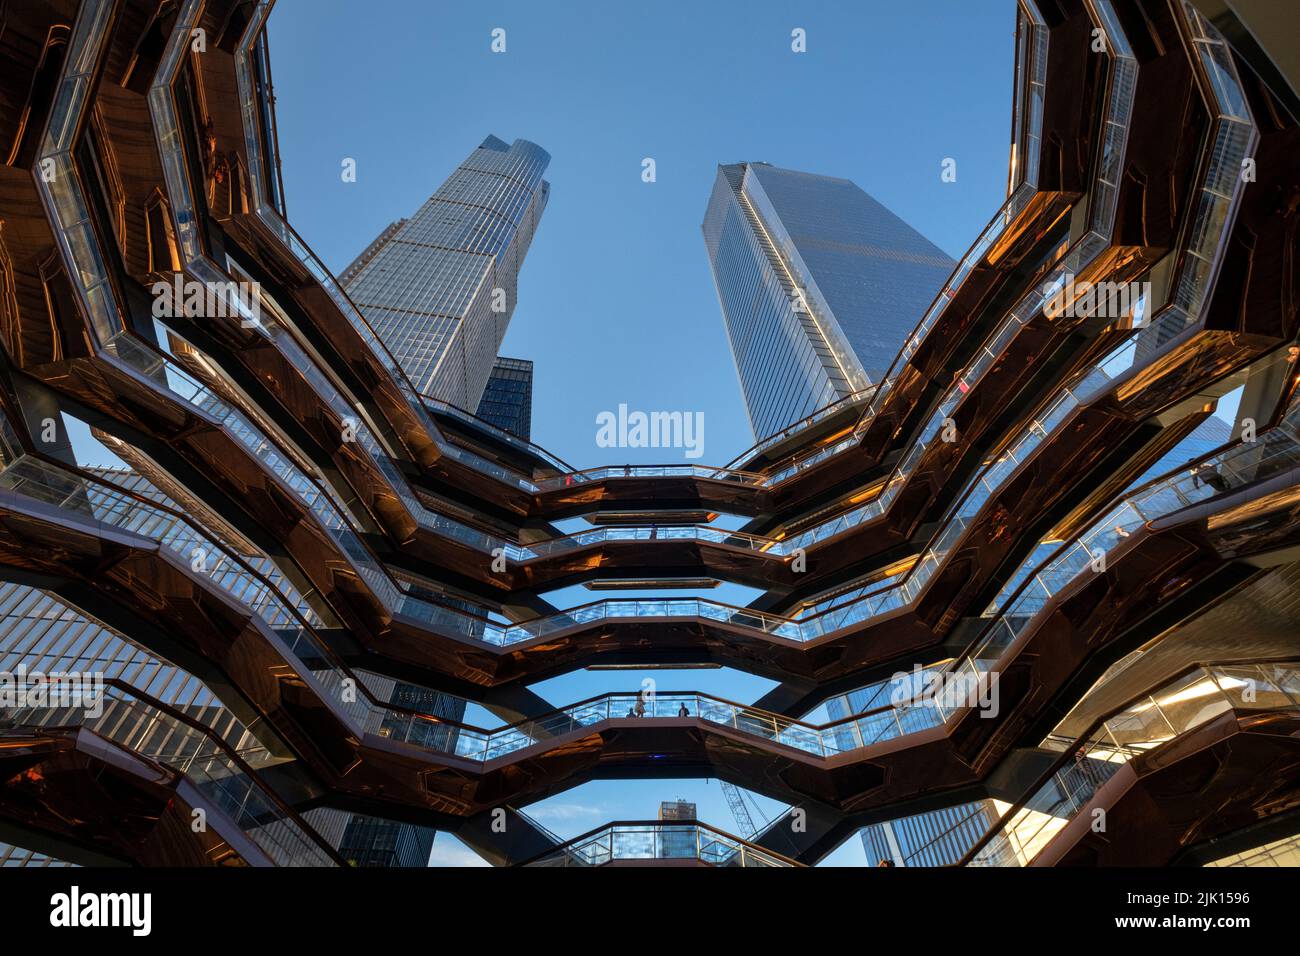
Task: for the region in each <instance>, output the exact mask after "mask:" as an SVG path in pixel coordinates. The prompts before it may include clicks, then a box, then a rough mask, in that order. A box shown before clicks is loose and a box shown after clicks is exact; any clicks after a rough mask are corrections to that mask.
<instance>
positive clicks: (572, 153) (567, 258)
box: [270, 0, 1015, 864]
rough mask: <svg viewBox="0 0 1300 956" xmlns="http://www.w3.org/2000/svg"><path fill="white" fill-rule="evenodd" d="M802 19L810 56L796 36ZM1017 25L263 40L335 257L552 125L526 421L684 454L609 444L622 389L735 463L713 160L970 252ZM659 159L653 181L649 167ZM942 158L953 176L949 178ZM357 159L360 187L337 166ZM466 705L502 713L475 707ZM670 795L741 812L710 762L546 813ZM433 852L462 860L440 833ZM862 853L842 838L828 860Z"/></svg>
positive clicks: (396, 24)
mask: <svg viewBox="0 0 1300 956" xmlns="http://www.w3.org/2000/svg"><path fill="white" fill-rule="evenodd" d="M497 27H500V28H503V29H504V30H505V31H506V52H505V53H501V54H494V53H492V52H491V50H490V42H491V31H492V30H493V29H494V28H497ZM796 27H800V28H803V29H804V30H805V31H806V35H807V52H806V53H801V54H796V53H794V52H792V51H791V31H792V30H793V29H794V28H796ZM1014 28H1015V11H1014V4H1013V3H1012V2H1011V0H915V2H912V3H906V4H898V3H893V2H889V3H886V2H884V0H866V2H864V0H856V2H843V3H841V2H827V0H820V2H816V3H812V2H804V3H800V2H782V3H776V2H767V0H746V2H744V3H736V2H726V3H721V2H719V3H708V2H698V0H697V2H676V0H661V2H656V3H654V4H632V3H609V2H604V0H602V2H594V0H593V2H547V3H542V2H537V0H529V2H517V3H516V2H500V0H496V2H484V0H478V2H429V0H372V2H370V3H368V4H357V3H356V2H355V0H347V2H344V0H280V2H279V4H278V5H277V7H276V10H275V12H274V13H273V15H272V18H271V23H270V42H271V54H272V69H273V73H274V82H275V93H276V97H277V118H278V122H279V135H280V149H281V155H282V160H283V164H284V179H285V191H286V195H287V203H288V213H289V218H290V220H291V221H292V222H293V223H294V225H295V227H296V228H297V229H298V231H299V232H300V233H301V234H302V235H303V237H304V238H305V239H306V240H307V241H308V242H309V243H310V244H311V245H312V247H313V248H314V249H315V250H316V252H317V253H318V254H320V255H321V257H322V258H323V259H324V260H325V262H326V264H327V265H328V266H330V267H331V268H332V269H333V270H334V271H336V272H337V271H340V270H342V268H343V267H344V266H346V265H347V263H348V262H350V261H351V259H352V258H353V257H354V256H355V255H356V254H357V253H358V252H359V251H360V250H361V249H362V248H363V247H364V246H365V245H366V244H367V243H368V242H369V241H370V240H371V239H372V238H373V237H374V236H375V234H376V233H378V232H379V231H380V230H381V229H382V228H383V227H384V226H386V225H387V224H388V223H389V222H391V221H393V220H394V219H397V218H400V217H402V216H406V215H409V214H410V213H411V212H413V211H414V210H415V209H416V208H417V207H418V206H419V204H420V203H421V202H423V200H424V199H425V198H427V196H428V195H429V194H430V193H431V192H433V190H434V189H435V188H436V187H437V186H438V184H439V183H440V182H441V181H442V180H443V179H444V178H445V177H446V176H447V175H448V174H449V173H450V172H451V171H452V170H453V169H454V168H455V166H456V165H457V164H458V163H459V162H460V161H461V160H462V159H464V157H465V156H466V155H467V154H468V153H469V152H470V150H472V149H473V148H474V146H476V145H477V144H478V143H479V142H480V141H481V140H482V139H483V137H484V136H486V135H487V134H488V133H493V134H495V135H497V136H499V137H501V138H502V139H505V140H506V141H510V140H513V139H515V138H517V137H521V138H524V139H530V140H533V141H534V142H537V143H539V144H540V145H541V146H543V147H544V148H545V149H546V150H547V151H548V152H549V153H550V154H551V156H552V161H551V165H550V168H549V169H548V171H547V178H548V179H549V180H550V182H551V185H552V192H551V200H550V205H549V207H548V209H547V211H546V213H545V215H544V217H543V219H542V222H541V225H540V227H539V229H538V231H537V236H536V238H535V240H534V242H533V246H532V250H531V251H530V253H529V255H528V260H527V262H526V264H525V266H524V269H523V271H522V274H521V276H520V288H519V304H518V307H517V309H516V311H515V315H514V319H513V321H512V324H511V327H510V331H509V333H508V335H507V337H506V340H505V344H504V346H503V352H504V353H505V354H507V355H514V356H518V357H521V358H528V359H532V360H533V361H534V362H535V363H536V364H535V368H536V383H535V389H534V394H533V438H534V440H536V441H538V442H539V443H541V444H542V445H544V446H546V447H547V448H549V449H550V450H551V451H553V452H555V453H556V454H558V455H560V456H561V457H562V458H564V459H565V460H567V461H569V462H571V463H573V464H574V465H575V466H577V467H587V466H591V465H595V464H602V463H613V462H615V461H617V462H620V463H621V462H623V461H634V462H667V461H683V460H685V459H684V458H683V457H682V451H681V450H665V449H627V450H618V451H617V452H613V451H611V450H607V449H602V448H599V447H597V445H596V440H595V438H596V416H597V414H598V413H599V412H601V411H604V410H614V409H617V407H618V405H619V404H620V403H624V402H625V403H627V404H628V406H629V407H630V408H633V409H642V410H646V411H651V410H670V411H672V410H681V411H690V412H696V411H699V412H703V413H704V420H705V446H704V455H703V458H702V459H700V461H702V462H704V463H711V464H722V463H725V462H726V461H728V460H730V459H731V458H732V457H733V456H735V455H736V454H737V453H738V452H740V451H742V450H743V449H744V448H746V447H747V446H748V445H750V444H751V443H752V441H753V435H751V433H750V431H749V425H748V422H747V419H746V417H745V413H744V408H743V405H742V403H741V399H740V391H739V387H738V384H737V381H736V374H735V369H734V365H733V363H732V360H731V355H730V350H729V349H728V346H727V341H726V336H725V333H724V330H723V324H722V318H721V313H720V311H719V308H718V302H717V296H716V293H715V292H714V288H713V282H712V279H711V277H710V273H709V268H708V264H707V262H706V259H705V255H704V244H703V241H702V240H701V238H700V221H701V219H702V218H703V214H704V207H705V204H706V202H707V200H708V196H709V190H710V188H711V186H712V183H713V178H714V175H715V171H716V167H717V164H718V163H729V162H738V161H743V160H761V161H766V162H770V163H773V164H775V165H779V166H786V167H790V168H794V169H803V170H807V171H810V172H817V173H825V174H828V175H835V176H843V177H846V178H848V179H851V180H853V181H854V182H855V183H857V184H858V185H859V186H860V187H862V188H863V189H865V190H866V191H867V192H869V193H870V194H871V195H872V196H874V197H875V198H876V199H878V200H879V201H880V202H882V203H884V204H885V205H886V206H888V207H889V208H890V209H891V210H893V211H894V212H895V213H897V214H898V215H899V216H901V217H902V218H903V219H905V220H906V221H908V222H909V223H911V224H912V225H913V226H914V227H915V228H916V229H918V230H919V231H920V232H921V233H923V234H924V235H925V236H927V237H928V238H929V239H931V240H932V241H933V242H935V243H936V244H937V245H939V246H940V247H941V248H943V249H944V250H945V251H946V252H948V253H949V254H950V255H952V256H953V257H958V256H960V255H961V254H962V253H963V252H964V251H965V250H966V248H967V247H968V246H969V244H970V243H971V242H972V241H973V240H974V238H975V236H976V235H977V234H978V232H979V230H980V229H981V228H982V227H983V226H984V224H985V223H986V222H987V220H988V219H989V217H990V216H992V214H993V213H994V212H995V211H996V209H997V207H998V206H999V204H1000V203H1001V201H1002V199H1003V197H1004V194H1005V189H1006V176H1007V155H1008V142H1009V138H1010V128H1009V124H1010V115H1011V80H1012V66H1013V50H1012V42H1013V37H1014ZM647 157H650V158H653V159H654V160H655V163H656V171H657V181H656V182H654V183H645V182H643V181H642V179H641V170H642V160H643V159H645V158H647ZM949 157H951V158H953V159H955V160H956V161H957V180H956V182H951V183H945V182H942V181H941V180H940V175H939V174H940V164H941V163H942V161H943V160H944V159H945V158H949ZM345 158H352V159H355V160H356V164H357V180H356V182H352V183H345V182H343V181H342V179H341V177H340V170H341V163H342V161H343V160H344V159H345ZM918 318H919V316H918ZM713 593H714V595H715V596H717V597H719V598H721V599H723V600H729V601H732V602H734V603H745V602H746V601H747V600H748V596H747V593H746V592H745V591H744V589H742V588H723V589H719V590H718V591H716V592H713ZM592 596H593V595H592V594H591V592H588V591H586V590H584V589H582V588H573V589H569V590H568V591H566V592H562V593H558V594H555V595H552V596H551V597H552V600H553V601H554V602H555V603H556V604H557V605H559V606H562V607H563V606H571V605H574V604H579V603H584V602H585V601H588V600H591V598H592ZM641 676H643V675H641V674H638V673H631V672H620V673H617V674H611V673H609V672H605V673H600V672H597V673H595V674H589V673H585V672H582V673H578V674H574V675H569V676H566V677H563V678H558V679H556V680H553V681H548V682H546V683H545V684H542V685H539V686H538V687H537V688H536V689H537V690H538V691H539V692H540V693H542V694H543V695H544V696H546V697H547V698H548V699H550V700H552V701H553V702H555V703H557V704H562V703H565V702H570V701H574V700H578V699H581V698H583V697H587V696H590V695H592V694H596V693H600V692H601V691H603V690H624V689H630V688H635V687H636V686H637V684H638V682H639V680H640V678H641ZM651 676H654V677H655V678H656V679H657V681H658V686H659V687H660V689H661V690H665V691H666V690H677V689H681V690H686V689H691V690H701V691H706V692H713V693H718V694H720V695H722V696H724V697H728V698H730V699H734V700H741V701H749V700H753V699H754V698H756V697H758V696H760V695H761V694H762V693H763V691H764V690H766V689H767V688H768V687H769V686H771V685H770V683H769V682H767V681H764V680H760V679H757V678H753V677H749V676H747V675H743V674H738V673H733V672H731V671H696V670H693V671H684V672H680V673H679V674H673V673H668V672H663V671H659V672H654V673H653V674H652V675H651ZM469 719H470V720H472V721H475V722H482V723H485V724H488V725H492V724H494V723H495V721H494V720H493V718H491V717H490V716H489V715H486V714H484V713H483V712H481V711H479V710H477V709H476V708H475V709H471V711H470V714H469ZM679 796H680V797H683V798H686V799H694V800H696V801H697V802H698V803H699V805H700V815H701V817H702V818H704V819H705V820H708V821H709V822H712V823H714V824H716V825H718V826H721V827H723V828H724V829H735V825H734V823H733V821H732V819H731V816H730V814H729V813H728V811H727V807H726V804H725V803H724V802H723V799H722V795H721V792H720V790H719V788H718V787H717V785H716V783H714V782H705V781H644V782H639V781H607V782H600V783H593V784H589V785H587V786H584V787H580V788H575V789H574V790H571V791H569V792H567V793H565V794H562V795H560V796H558V797H556V798H554V799H552V800H548V801H544V802H543V803H541V804H538V805H536V806H535V807H534V808H533V810H534V811H535V812H536V814H537V815H538V816H540V817H541V818H542V819H543V822H544V823H545V824H546V825H547V826H548V827H550V828H551V829H553V830H555V831H556V832H558V833H561V834H562V835H564V836H572V835H576V834H577V833H580V832H582V831H584V830H587V829H590V828H592V827H594V826H597V825H598V824H600V823H602V822H604V821H606V820H609V819H611V818H624V819H627V818H646V817H653V816H654V815H655V811H656V809H657V806H658V802H659V800H661V799H674V798H676V797H679ZM762 805H763V807H764V808H765V809H766V810H767V811H768V812H774V811H775V810H776V809H777V808H778V805H776V804H773V803H772V802H771V801H763V802H762ZM434 858H435V861H439V862H443V863H459V862H464V861H465V857H464V855H463V853H462V848H460V847H459V846H458V845H457V844H456V843H455V841H453V840H449V839H446V838H445V837H442V836H440V837H439V839H438V842H437V843H436V844H435V850H434ZM862 861H863V857H862V851H861V848H860V844H859V843H858V841H857V840H856V839H853V840H850V841H849V842H848V843H846V844H845V846H844V847H842V848H841V850H840V851H838V852H837V853H836V854H835V855H834V857H833V859H832V860H830V861H828V862H830V863H847V864H854V863H861V862H862Z"/></svg>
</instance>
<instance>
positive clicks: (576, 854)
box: [528, 823, 798, 867]
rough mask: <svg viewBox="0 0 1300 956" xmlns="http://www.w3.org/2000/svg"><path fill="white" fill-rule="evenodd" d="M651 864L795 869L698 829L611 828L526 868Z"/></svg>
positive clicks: (719, 834) (740, 843) (692, 825)
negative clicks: (693, 862)
mask: <svg viewBox="0 0 1300 956" xmlns="http://www.w3.org/2000/svg"><path fill="white" fill-rule="evenodd" d="M651 860H677V861H681V860H697V861H699V862H700V863H706V864H708V865H710V866H749V867H791V866H797V865H798V864H796V863H794V862H792V861H790V860H787V859H785V858H783V857H778V856H775V855H773V854H771V853H768V852H766V851H764V850H761V849H759V848H758V847H755V846H752V845H751V844H749V843H746V842H745V841H743V840H738V839H736V838H735V837H732V836H729V835H728V834H726V833H723V832H722V831H720V830H715V829H713V828H712V827H707V826H704V825H703V824H698V823H682V824H676V823H615V824H611V825H610V826H608V827H605V828H604V829H602V830H599V831H597V832H595V833H591V834H587V835H586V836H582V837H579V838H577V839H576V840H571V841H569V842H568V843H566V844H564V845H563V846H561V847H559V848H557V849H556V850H555V851H554V852H552V853H548V854H547V855H546V856H544V857H541V858H540V859H538V860H535V861H534V862H532V863H529V864H528V865H529V866H548V867H581V866H604V865H605V864H607V863H614V862H622V861H651Z"/></svg>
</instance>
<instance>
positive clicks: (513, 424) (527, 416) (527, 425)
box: [474, 355, 533, 440]
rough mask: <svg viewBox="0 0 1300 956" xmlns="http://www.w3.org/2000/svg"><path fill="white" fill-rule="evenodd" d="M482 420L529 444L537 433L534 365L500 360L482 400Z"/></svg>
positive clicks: (528, 362) (516, 360)
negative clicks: (534, 425)
mask: <svg viewBox="0 0 1300 956" xmlns="http://www.w3.org/2000/svg"><path fill="white" fill-rule="evenodd" d="M474 414H476V415H477V416H478V417H479V418H481V419H483V420H484V421H486V422H491V423H492V424H493V425H495V426H497V428H503V429H505V430H506V431H508V432H510V434H512V435H518V436H519V437H520V438H523V439H525V440H528V439H531V438H532V431H533V363H532V362H530V361H529V360H528V359H517V358H507V357H506V356H504V355H500V356H497V360H496V364H495V365H493V366H492V374H491V375H489V376H488V380H487V387H486V388H484V389H483V397H482V398H481V399H479V403H478V411H477V412H475V413H474Z"/></svg>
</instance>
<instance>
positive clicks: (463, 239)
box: [340, 136, 550, 411]
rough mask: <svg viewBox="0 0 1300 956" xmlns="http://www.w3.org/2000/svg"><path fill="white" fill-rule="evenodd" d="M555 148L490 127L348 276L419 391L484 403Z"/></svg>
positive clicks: (354, 294) (455, 401)
mask: <svg viewBox="0 0 1300 956" xmlns="http://www.w3.org/2000/svg"><path fill="white" fill-rule="evenodd" d="M549 163H550V156H549V155H548V154H547V153H546V151H545V150H543V149H542V148H541V147H540V146H538V145H536V144H535V143H530V142H528V141H527V140H522V139H517V140H515V141H514V143H512V144H510V145H507V144H506V143H505V142H503V141H502V140H500V139H498V138H497V137H495V136H489V137H488V138H487V139H485V140H484V141H483V142H482V144H480V145H479V147H478V148H477V149H475V150H474V152H472V153H471V154H470V155H469V156H468V157H467V158H466V160H465V161H464V162H463V163H461V165H460V166H458V167H457V168H456V171H455V172H454V173H452V174H451V176H449V177H448V178H447V181H446V182H444V183H443V184H442V185H441V186H439V187H438V189H437V191H436V192H434V194H433V195H432V196H430V197H429V198H428V200H426V201H425V203H424V205H422V206H421V207H420V208H419V209H418V210H416V212H415V213H414V214H413V215H411V216H410V217H409V218H407V219H404V220H398V221H397V222H395V223H393V224H391V225H390V226H388V227H387V228H386V229H384V231H383V232H381V233H380V235H379V236H377V237H376V238H375V239H374V240H373V241H372V242H371V243H370V244H369V245H368V246H367V247H366V249H365V250H364V251H363V252H362V253H361V254H360V255H359V256H358V257H357V259H356V260H354V261H353V263H352V264H351V265H350V266H348V268H347V269H346V270H345V271H344V273H343V274H342V276H341V277H340V281H341V282H342V284H343V285H344V287H345V288H346V289H347V292H348V295H349V296H350V297H351V298H352V301H353V302H355V303H356V305H357V307H358V308H359V309H360V310H361V312H362V313H363V314H364V315H365V317H366V319H367V321H369V323H370V325H371V326H372V327H373V328H374V330H375V332H376V334H378V336H379V337H380V339H382V340H383V343H384V345H385V346H387V348H388V350H389V351H390V352H391V353H392V355H393V357H394V358H395V359H396V360H397V362H398V364H399V365H401V367H402V370H403V371H404V372H405V373H406V376H407V378H408V379H410V381H411V384H412V385H413V386H414V387H415V389H416V391H418V392H420V393H421V394H423V395H427V396H429V397H430V398H436V399H439V400H441V401H446V402H449V403H450V404H452V405H455V406H456V407H458V408H463V409H465V410H467V411H471V410H473V409H475V408H477V407H478V404H479V400H480V398H481V396H482V394H483V390H484V388H485V387H486V385H487V382H488V379H489V377H490V375H491V374H492V369H493V365H494V363H495V361H496V356H497V350H498V349H499V348H500V346H501V340H502V339H503V338H505V334H506V327H507V326H508V325H509V324H510V319H511V316H513V315H514V310H515V305H516V301H517V295H518V284H519V270H520V268H521V267H522V266H523V263H524V257H525V256H526V255H527V254H528V248H529V246H530V245H531V243H532V241H533V234H534V233H535V232H536V230H537V225H538V222H539V221H540V220H541V217H542V213H543V212H544V211H545V209H546V202H547V199H548V197H549V195H550V184H549V183H547V182H546V180H545V179H543V178H542V175H543V173H544V172H545V171H546V167H547V165H548V164H549Z"/></svg>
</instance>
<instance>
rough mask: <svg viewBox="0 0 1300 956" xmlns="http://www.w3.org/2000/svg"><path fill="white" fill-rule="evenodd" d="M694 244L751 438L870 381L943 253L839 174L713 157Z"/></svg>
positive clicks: (884, 368) (937, 284)
mask: <svg viewBox="0 0 1300 956" xmlns="http://www.w3.org/2000/svg"><path fill="white" fill-rule="evenodd" d="M702 229H703V232H704V244H705V248H706V250H707V252H708V257H709V265H710V267H711V268H712V270H713V279H714V283H715V285H716V287H717V292H718V301H719V304H720V306H721V308H722V316H723V321H724V323H725V325H726V329H727V337H728V340H729V342H730V344H731V352H732V356H733V358H734V359H735V363H736V369H737V372H738V373H739V376H740V388H741V392H742V394H743V396H744V400H745V407H746V408H747V409H748V412H749V419H750V424H751V426H752V427H753V430H754V434H755V436H756V437H764V436H766V435H769V434H772V433H774V432H777V431H779V430H780V429H782V428H784V427H786V426H787V425H790V424H792V423H793V422H796V421H799V420H800V419H802V418H804V417H805V416H807V415H808V414H810V413H811V412H813V411H815V410H817V409H818V408H821V407H822V406H825V405H828V404H830V403H831V402H834V401H836V400H837V399H840V398H845V397H847V396H849V395H851V394H853V393H854V392H856V391H860V390H862V389H864V388H866V387H868V386H869V385H872V384H875V383H878V382H880V381H881V380H882V379H883V378H884V377H885V375H886V373H887V372H888V370H889V367H890V365H891V364H892V363H893V361H894V357H895V356H896V355H897V354H898V351H899V349H900V348H901V347H902V345H903V343H904V341H905V340H906V339H907V337H908V336H909V335H911V333H912V331H913V330H914V329H915V327H916V325H917V323H918V322H919V321H920V319H921V316H922V315H923V314H924V313H925V310H926V308H927V307H928V306H929V305H930V303H931V302H932V301H933V299H934V298H935V295H936V294H937V293H938V291H939V289H940V288H941V287H942V285H943V283H944V281H945V280H946V279H947V278H948V276H949V274H950V273H951V272H952V268H953V265H954V262H953V260H952V259H951V258H950V257H949V256H948V255H947V254H945V253H944V252H943V251H942V250H941V249H939V248H938V247H937V246H935V245H934V244H933V243H932V242H930V241H929V240H927V239H926V238H925V237H924V236H922V235H921V234H920V233H918V232H917V231H916V230H915V229H913V228H912V227H911V226H909V225H908V224H907V223H906V222H904V221H903V220H902V219H899V218H898V217H897V216H896V215H894V214H893V213H892V212H890V211H889V210H888V209H886V208H885V207H884V206H882V205H881V204H880V203H879V202H877V201H876V200H875V199H873V198H872V197H871V196H869V195H867V194H866V193H865V192H863V191H862V190H861V189H859V188H858V187H857V186H855V185H854V184H853V183H852V182H850V181H849V180H847V179H837V178H835V177H831V176H821V175H816V174H813V173H806V172H800V171H797V170H791V169H780V168H778V167H776V166H770V165H768V164H766V163H738V164H733V165H726V166H719V167H718V175H717V178H716V180H715V181H714V185H713V192H712V195H711V196H710V198H709V204H708V208H707V209H706V210H705V214H704V223H703V225H702Z"/></svg>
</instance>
